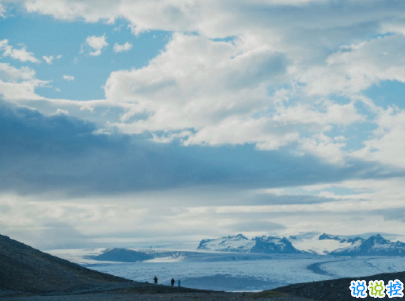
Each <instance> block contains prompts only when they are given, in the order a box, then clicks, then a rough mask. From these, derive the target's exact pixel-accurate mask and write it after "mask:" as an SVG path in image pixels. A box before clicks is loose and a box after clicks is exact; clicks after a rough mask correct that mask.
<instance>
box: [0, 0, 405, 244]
mask: <svg viewBox="0 0 405 301" xmlns="http://www.w3.org/2000/svg"><path fill="white" fill-rule="evenodd" d="M404 16H405V2H404V1H402V0H392V1H383V0H368V1H362V0H339V1H335V0H232V1H230V0H188V1H184V0H153V1H150V0H132V1H129V0H117V1H107V0H69V1H68V0H15V1H7V0H0V126H1V131H0V179H1V181H0V233H1V234H5V235H9V236H12V237H13V238H16V239H19V240H22V241H24V242H27V243H30V244H32V245H34V246H37V247H40V248H43V249H47V248H56V247H87V246H96V245H97V246H99V245H111V244H113V245H116V246H121V245H131V244H136V243H140V242H163V241H185V242H187V241H198V240H199V239H202V238H212V237H218V236H223V235H228V234H237V233H243V234H245V235H246V236H255V235H288V234H293V233H298V232H301V231H322V232H328V233H332V234H341V235H353V234H360V233H370V232H380V233H393V234H397V235H398V236H401V235H405V225H404V223H405V208H404V198H405V188H404V187H405V156H404V153H405V134H404V133H405V101H404V100H405V99H404V95H405V18H404Z"/></svg>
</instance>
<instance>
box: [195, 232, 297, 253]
mask: <svg viewBox="0 0 405 301" xmlns="http://www.w3.org/2000/svg"><path fill="white" fill-rule="evenodd" d="M197 249H199V250H207V251H217V252H244V253H267V254H296V253H301V252H300V251H298V250H297V249H295V248H294V247H293V245H292V244H291V242H290V241H289V240H288V239H287V238H285V237H284V238H280V237H273V236H261V237H255V238H252V239H248V238H247V237H245V236H243V235H242V234H238V235H233V236H226V237H221V238H217V239H203V240H202V241H201V242H200V244H199V246H198V248H197Z"/></svg>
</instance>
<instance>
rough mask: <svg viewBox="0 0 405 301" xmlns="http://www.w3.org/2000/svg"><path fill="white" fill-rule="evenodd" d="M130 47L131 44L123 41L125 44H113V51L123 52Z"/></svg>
mask: <svg viewBox="0 0 405 301" xmlns="http://www.w3.org/2000/svg"><path fill="white" fill-rule="evenodd" d="M131 48H132V44H131V43H128V42H125V44H123V45H120V44H118V43H115V44H114V52H123V51H128V50H130V49H131Z"/></svg>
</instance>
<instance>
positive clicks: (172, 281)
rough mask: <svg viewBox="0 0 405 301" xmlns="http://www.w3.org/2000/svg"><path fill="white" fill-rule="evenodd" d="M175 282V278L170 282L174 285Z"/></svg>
mask: <svg viewBox="0 0 405 301" xmlns="http://www.w3.org/2000/svg"><path fill="white" fill-rule="evenodd" d="M175 282H176V280H174V278H172V280H171V281H170V283H171V284H172V286H173V285H174V283H175Z"/></svg>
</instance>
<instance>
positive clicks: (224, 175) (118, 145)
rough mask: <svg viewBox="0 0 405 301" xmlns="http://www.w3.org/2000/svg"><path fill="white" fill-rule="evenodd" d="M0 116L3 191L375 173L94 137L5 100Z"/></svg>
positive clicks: (88, 129) (259, 182)
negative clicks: (12, 106)
mask: <svg viewBox="0 0 405 301" xmlns="http://www.w3.org/2000/svg"><path fill="white" fill-rule="evenodd" d="M0 120H1V127H2V131H1V134H0V139H1V141H2V144H1V146H0V151H1V153H2V156H1V166H2V168H1V173H2V175H3V176H2V178H3V179H4V180H3V181H2V182H1V183H0V188H1V189H2V191H3V192H5V191H15V192H17V193H23V194H27V193H33V192H41V191H61V192H66V193H68V194H74V195H81V194H89V193H90V194H103V193H113V192H114V193H126V192H130V191H132V192H136V191H142V190H152V189H164V188H174V187H187V186H194V185H213V186H229V187H232V186H234V187H238V188H239V189H242V188H245V189H246V188H250V189H251V188H260V187H262V188H271V187H284V186H298V185H308V184H317V183H328V182H335V181H339V180H342V179H345V178H348V177H365V176H366V177H375V176H378V173H379V172H381V171H382V169H380V168H378V167H377V166H376V165H369V164H365V163H361V162H357V163H356V162H353V165H352V166H350V167H338V166H333V165H325V164H324V163H322V162H320V161H319V160H318V159H316V158H315V157H310V156H304V157H300V156H294V155H292V154H288V153H285V154H283V153H280V152H268V151H257V150H255V149H254V147H252V146H249V145H246V146H240V147H215V148H210V147H201V146H194V147H191V146H189V147H184V146H181V145H179V144H175V143H173V144H156V143H154V142H152V141H150V139H149V138H150V137H148V136H142V135H137V136H126V135H122V134H118V133H116V134H111V135H102V134H101V135H96V134H94V131H95V130H96V127H95V125H94V124H92V123H89V122H84V121H81V120H79V119H76V118H72V117H69V116H67V115H64V114H58V115H54V116H44V115H42V114H41V113H39V112H38V111H35V110H32V109H28V108H23V107H18V108H10V107H9V106H7V105H5V104H4V103H3V104H2V105H1V109H0ZM365 171H368V174H367V175H366V174H365ZM308 175H310V176H308Z"/></svg>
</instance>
